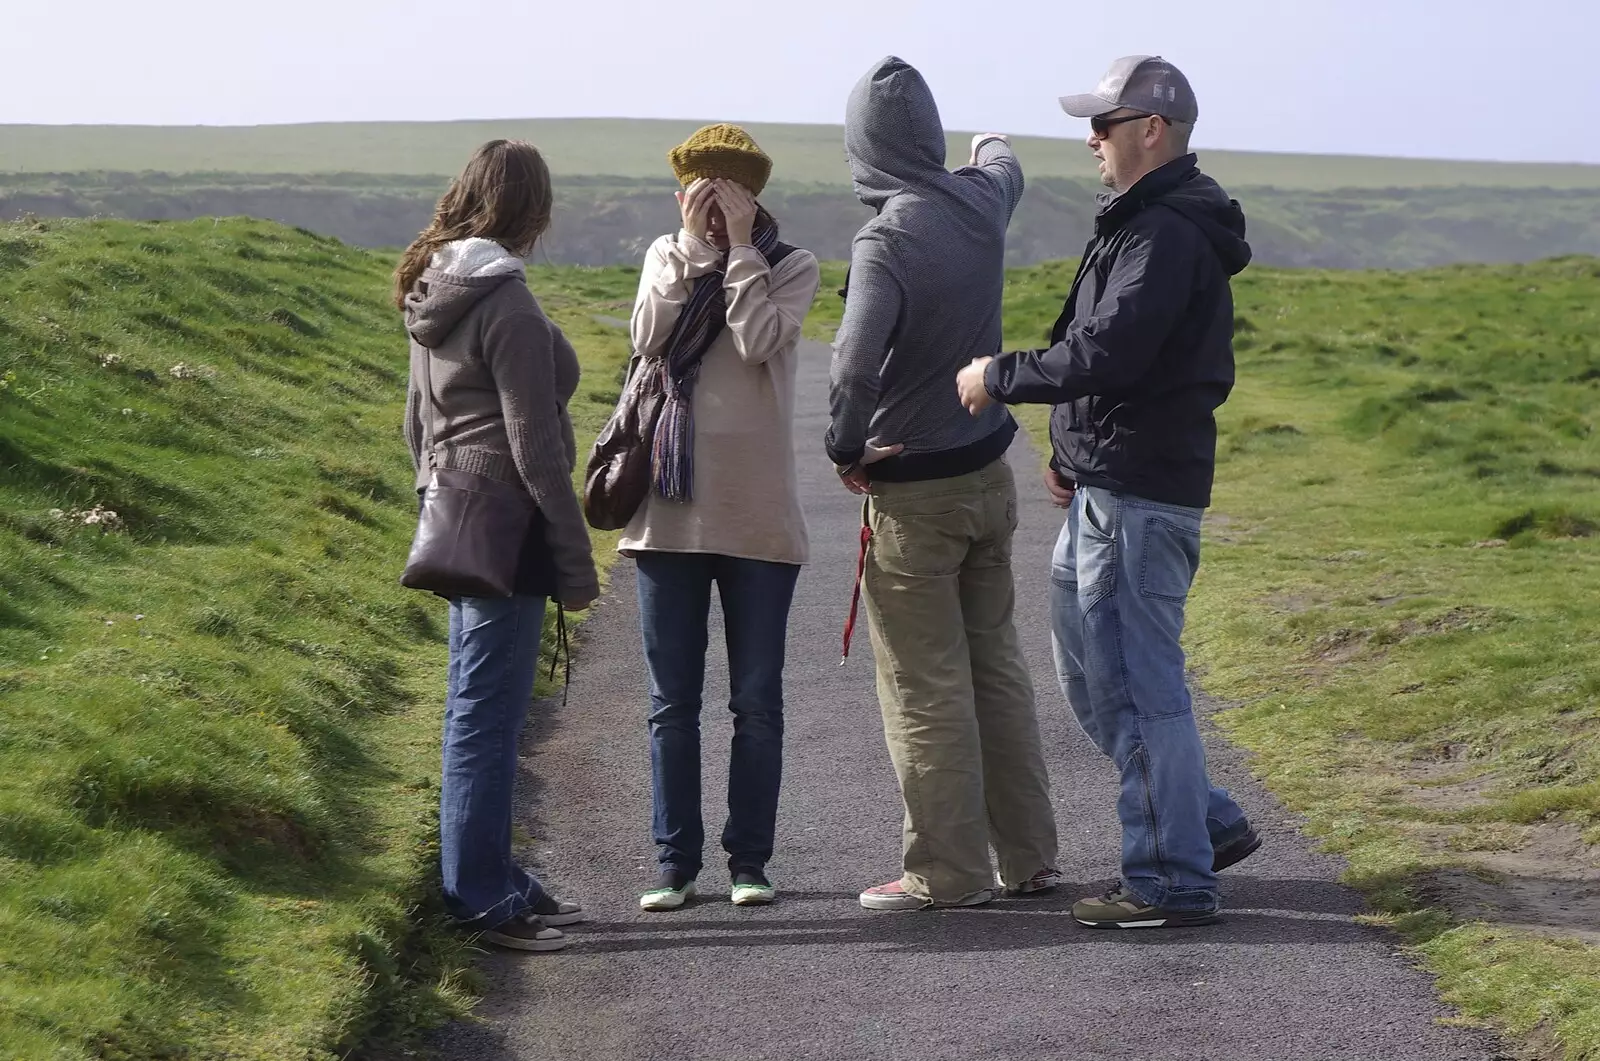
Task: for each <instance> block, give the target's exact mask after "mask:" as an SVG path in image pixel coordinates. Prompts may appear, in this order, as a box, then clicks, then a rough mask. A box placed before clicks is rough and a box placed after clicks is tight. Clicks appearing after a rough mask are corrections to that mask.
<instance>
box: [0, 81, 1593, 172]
mask: <svg viewBox="0 0 1600 1061" xmlns="http://www.w3.org/2000/svg"><path fill="white" fill-rule="evenodd" d="M840 106H841V107H842V106H843V101H842V100H841V101H840ZM700 124H702V123H700V122H697V121H648V120H641V119H542V120H533V119H524V120H507V121H463V122H378V123H324V124H310V125H261V126H236V127H206V126H106V125H101V126H82V125H71V126H44V125H7V126H0V173H5V172H19V173H20V172H26V173H64V172H70V171H80V170H124V171H141V170H159V171H163V172H167V173H201V172H227V173H262V174H268V173H283V174H288V173H322V174H328V173H373V174H424V175H448V174H454V173H456V172H458V171H459V170H460V169H461V166H462V164H463V163H464V162H465V160H466V157H467V155H468V153H469V152H471V151H472V149H473V148H475V147H477V146H478V145H479V144H481V143H482V142H483V141H485V140H488V139H491V138H494V137H520V138H523V139H528V140H532V141H533V142H534V143H536V144H538V145H540V147H541V148H543V149H544V151H545V154H546V156H547V157H548V158H549V161H550V165H551V168H552V169H553V170H554V172H555V173H556V174H557V175H559V176H588V175H601V174H604V175H611V176H620V177H633V178H638V177H660V176H665V175H667V161H666V157H667V150H668V149H669V148H671V147H672V146H673V145H674V144H677V143H680V142H681V141H682V140H684V139H685V138H686V137H687V136H688V135H689V134H690V133H691V132H693V131H694V130H695V129H696V128H697V127H698V126H699V125H700ZM748 128H749V129H750V131H751V133H752V134H753V135H754V136H755V137H756V139H757V140H758V141H759V142H760V143H761V145H762V147H763V148H765V149H766V150H767V152H768V153H769V154H770V155H772V157H773V161H774V163H775V165H774V174H773V175H774V177H776V178H778V179H782V180H787V181H799V182H802V183H817V184H828V185H841V184H842V185H847V184H848V183H849V179H850V178H849V173H848V170H847V168H846V166H845V160H844V132H843V129H842V127H840V126H837V125H777V124H767V123H759V122H757V123H751V124H750V125H749V126H748ZM1069 128H1070V127H1069V125H1068V124H1067V122H1066V121H1065V120H1063V122H1062V134H1063V135H1062V137H1060V138H1053V137H1018V138H1017V140H1016V144H1017V152H1018V154H1019V155H1020V156H1021V158H1022V161H1023V165H1024V166H1025V167H1026V169H1027V171H1028V175H1029V176H1030V177H1076V178H1082V179H1090V180H1093V179H1096V174H1095V168H1094V162H1093V159H1092V158H1091V157H1090V155H1089V152H1088V149H1087V148H1085V147H1084V144H1083V142H1082V140H1081V139H1073V138H1071V137H1068V136H1067V130H1068V129H1069ZM1085 132H1087V130H1085ZM970 141H971V134H970V133H963V132H956V133H951V134H950V148H949V158H950V159H951V161H952V162H958V161H964V160H965V159H966V157H967V153H968V149H969V146H970ZM1200 144H1201V145H1202V148H1203V147H1204V144H1205V139H1204V132H1203V131H1202V133H1201V139H1200ZM1204 157H1205V163H1206V169H1207V171H1208V172H1210V173H1211V174H1212V175H1213V176H1214V177H1216V178H1217V179H1218V180H1220V181H1222V183H1223V184H1224V185H1227V186H1230V187H1233V186H1238V187H1242V186H1245V185H1272V186H1276V187H1279V188H1284V189H1298V190H1330V189H1335V188H1405V187H1451V186H1458V185H1476V186H1482V187H1498V188H1547V187H1548V188H1594V187H1600V166H1592V165H1577V164H1572V165H1564V164H1546V163H1505V162H1455V161H1438V160H1428V159H1398V158H1375V157H1364V156H1354V155H1288V154H1269V153H1263V152H1248V151H1212V150H1204Z"/></svg>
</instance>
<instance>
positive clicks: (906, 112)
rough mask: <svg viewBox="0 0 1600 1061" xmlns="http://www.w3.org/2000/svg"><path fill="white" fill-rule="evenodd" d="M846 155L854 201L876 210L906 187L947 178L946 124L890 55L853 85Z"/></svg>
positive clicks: (912, 72) (916, 78)
mask: <svg viewBox="0 0 1600 1061" xmlns="http://www.w3.org/2000/svg"><path fill="white" fill-rule="evenodd" d="M844 151H845V157H846V158H848V159H849V160H850V177H851V181H852V183H853V184H854V185H855V191H856V198H858V199H860V200H861V201H862V203H864V204H865V205H867V206H870V207H872V208H873V209H874V210H882V209H883V207H884V204H886V203H887V202H888V201H889V200H890V199H891V198H893V197H894V196H895V195H897V194H898V193H900V192H902V191H905V190H906V189H907V188H915V187H919V186H928V185H932V184H935V183H937V182H939V181H941V180H943V179H945V178H946V177H948V176H949V174H948V171H946V169H945V168H944V159H945V137H944V124H943V123H942V122H941V121H940V120H939V108H938V106H937V105H936V104H935V103H934V102H933V93H932V92H930V91H929V90H928V83H927V82H926V81H924V80H923V79H922V75H921V74H919V73H918V72H917V70H916V68H915V67H913V66H911V65H910V64H909V63H907V62H906V61H905V60H903V59H897V58H895V57H894V56H892V55H891V56H889V57H888V58H886V59H884V60H883V61H882V62H880V63H878V64H877V65H876V66H874V67H873V68H872V69H871V70H869V71H867V74H866V76H865V77H863V78H862V79H861V80H860V81H858V82H857V83H856V87H855V88H854V89H853V90H851V92H850V102H849V104H848V106H847V107H846V108H845V115H844Z"/></svg>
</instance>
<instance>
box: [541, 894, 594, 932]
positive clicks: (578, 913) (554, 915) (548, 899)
mask: <svg viewBox="0 0 1600 1061" xmlns="http://www.w3.org/2000/svg"><path fill="white" fill-rule="evenodd" d="M533 912H534V914H535V915H537V916H538V918H539V920H541V921H543V922H544V923H545V924H547V925H550V926H551V927H552V928H553V927H556V926H559V925H576V924H577V923H578V922H579V921H582V920H583V919H584V916H585V915H584V912H583V907H581V906H579V905H578V904H577V903H566V902H562V901H561V900H560V899H557V898H556V897H555V896H553V895H545V896H543V897H542V898H540V900H539V901H538V902H536V903H534V904H533Z"/></svg>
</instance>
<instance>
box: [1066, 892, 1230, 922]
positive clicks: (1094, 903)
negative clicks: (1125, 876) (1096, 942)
mask: <svg viewBox="0 0 1600 1061" xmlns="http://www.w3.org/2000/svg"><path fill="white" fill-rule="evenodd" d="M1072 916H1073V918H1074V919H1076V920H1077V922H1078V924H1080V925H1087V926H1088V927H1089V928H1187V927H1190V926H1193V925H1211V924H1215V923H1216V922H1217V921H1218V920H1219V918H1218V916H1217V912H1216V911H1215V910H1166V909H1163V908H1162V907H1159V906H1150V905H1148V904H1146V903H1145V902H1144V901H1143V900H1142V899H1140V898H1138V897H1137V896H1135V895H1134V894H1133V893H1132V892H1130V891H1128V890H1127V889H1126V888H1125V887H1123V886H1122V885H1120V884H1119V885H1117V886H1116V887H1115V888H1113V889H1112V890H1111V891H1109V892H1107V893H1106V894H1104V895H1101V896H1098V897H1096V898H1092V899H1083V900H1081V901H1079V902H1076V903H1073V904H1072Z"/></svg>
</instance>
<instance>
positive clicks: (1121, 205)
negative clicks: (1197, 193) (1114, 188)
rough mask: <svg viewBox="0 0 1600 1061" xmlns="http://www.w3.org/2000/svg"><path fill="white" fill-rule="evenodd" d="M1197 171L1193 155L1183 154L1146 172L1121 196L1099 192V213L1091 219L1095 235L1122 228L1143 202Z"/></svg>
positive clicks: (1173, 186)
mask: <svg viewBox="0 0 1600 1061" xmlns="http://www.w3.org/2000/svg"><path fill="white" fill-rule="evenodd" d="M1198 168H1199V159H1197V158H1196V157H1195V156H1194V155H1193V154H1188V155H1184V156H1182V157H1181V158H1175V159H1173V160H1172V161H1171V162H1168V163H1166V164H1165V165H1162V166H1158V167H1156V168H1155V169H1153V170H1151V171H1150V172H1149V173H1146V174H1145V175H1144V176H1143V177H1140V178H1139V179H1138V180H1137V181H1135V182H1134V185H1133V187H1132V188H1129V189H1128V190H1127V191H1125V192H1122V193H1121V194H1112V193H1102V194H1101V195H1100V212H1099V213H1097V214H1095V217H1094V232H1095V235H1096V236H1104V235H1107V234H1109V233H1112V232H1115V231H1116V230H1117V229H1119V228H1121V227H1122V226H1123V225H1126V224H1127V223H1128V219H1129V218H1131V217H1133V215H1134V214H1137V213H1138V212H1139V211H1140V210H1142V209H1144V207H1145V204H1146V203H1149V202H1150V201H1151V200H1153V199H1159V198H1161V197H1162V196H1163V195H1165V194H1167V193H1168V192H1170V191H1172V189H1174V188H1176V187H1177V186H1178V185H1180V184H1182V183H1183V182H1184V181H1186V180H1188V179H1189V178H1190V177H1192V176H1193V175H1194V173H1195V171H1196V170H1197V169H1198Z"/></svg>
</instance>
